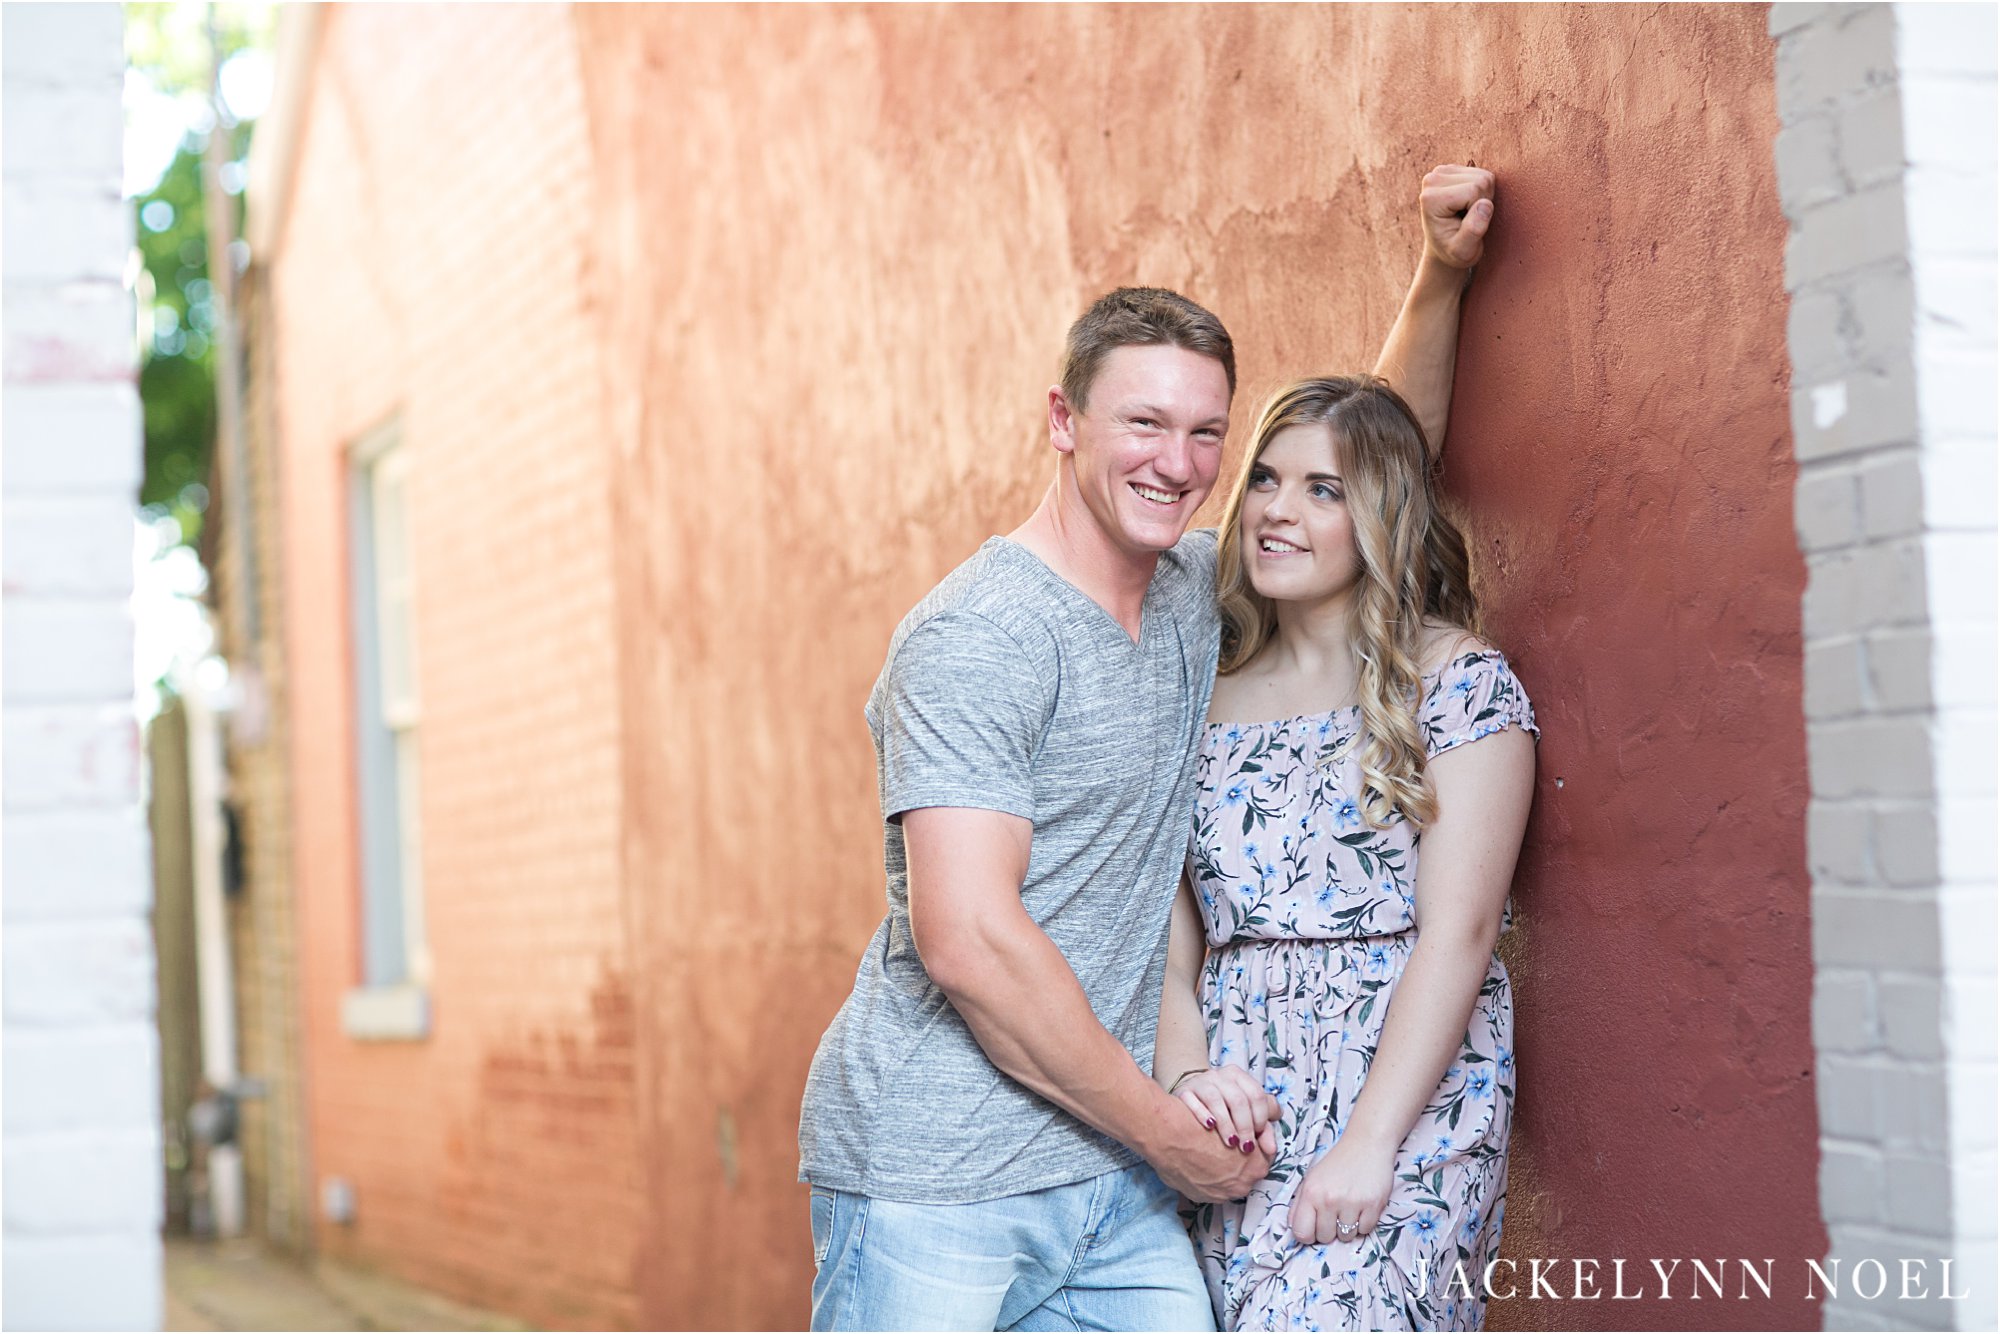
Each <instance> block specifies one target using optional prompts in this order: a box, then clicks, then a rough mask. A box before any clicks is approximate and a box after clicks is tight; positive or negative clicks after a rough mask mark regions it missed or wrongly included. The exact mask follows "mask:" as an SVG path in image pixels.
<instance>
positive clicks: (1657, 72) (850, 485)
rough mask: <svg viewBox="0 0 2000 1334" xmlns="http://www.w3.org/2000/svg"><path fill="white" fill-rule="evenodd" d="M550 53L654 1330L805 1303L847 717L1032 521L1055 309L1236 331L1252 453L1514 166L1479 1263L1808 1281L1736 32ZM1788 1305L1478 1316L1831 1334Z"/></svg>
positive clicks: (1784, 744)
mask: <svg viewBox="0 0 2000 1334" xmlns="http://www.w3.org/2000/svg"><path fill="white" fill-rule="evenodd" d="M576 23H577V29H578V32H579V34H580V44H581V48H582V51H583V62H584V66H585V68H586V70H587V77H586V79H585V84H586V89H587V96H588V104H589V112H590V122H591V129H590V134H591V147H592V151H593V153H594V156H595V163H596V167H595V169H596V173H597V175H596V187H595V192H594V199H595V201H596V204H597V210H596V214H595V218H594V221H595V223H596V227H597V253H598V255H599V256H600V264H599V266H598V268H597V270H596V272H597V273H599V274H600V275H601V276H602V277H603V278H604V280H605V281H604V283H603V285H602V287H601V289H600V290H601V291H602V293H603V306H602V310H601V318H602V320H603V325H602V329H603V335H604V336H603V343H604V346H605V347H606V349H607V351H606V356H607V366H608V369H607V382H606V401H607V403H608V404H609V405H610V407H611V413H612V422H611V428H610V429H611V446H612V448H613V451H614V453H615V456H616V464H615V481H614V486H613V494H614V511H615V516H616V518H615V524H616V532H617V539H616V540H617V556H616V568H617V577H618V580H619V607H620V613H621V615H620V623H619V661H620V683H621V689H622V690H623V691H624V692H625V698H626V701H627V707H626V729H627V730H626V738H627V745H626V748H625V766H626V767H625V777H626V781H627V783H628V787H627V795H628V800H629V806H628V809H629V810H630V811H631V812H632V814H633V819H632V820H631V822H630V823H629V824H628V825H627V827H626V831H625V833H626V840H625V845H624V863H623V866H624V875H625V877H626V882H627V894H628V900H629V902H630V904H631V905H632V915H631V920H632V922H633V924H634V929H635V931H636V933H637V934H636V938H635V941H634V952H635V955H636V956H637V957H639V958H642V959H644V960H645V961H646V966H645V967H643V968H642V969H640V970H639V972H638V974H637V976H636V977H635V999H636V1002H637V1005H638V1015H639V1024H640V1032H641V1035H642V1041H641V1053H640V1063H641V1071H642V1092H641V1105H642V1109H643V1110H642V1114H643V1116H644V1118H645V1128H644V1134H645V1138H646V1142H647V1145H648V1163H649V1169H648V1170H649V1175H648V1186H649V1190H648V1202H649V1210H650V1212H649V1215H648V1217H649V1225H648V1234H647V1235H648V1238H649V1241H648V1243H647V1245H646V1246H645V1253H646V1256H647V1262H646V1264H645V1265H644V1266H643V1268H642V1270H641V1273H640V1292H641V1299H642V1303H643V1308H642V1309H643V1310H644V1311H645V1312H646V1314H647V1318H648V1319H650V1320H653V1321H658V1322H662V1323H672V1324H680V1323H687V1324H694V1325H707V1324H780V1325H783V1324H791V1323H796V1322H798V1321H800V1320H802V1319H803V1318H804V1312H805V1304H804V1303H805V1296H804V1294H805V1284H806V1278H807V1274H808V1272H809V1262H808V1261H809V1257H808V1255H807V1235H806V1226H805V1212H804V1194H803V1190H802V1188H800V1187H797V1186H795V1185H793V1184H792V1181H791V1177H792V1171H793V1167H794V1154H793V1147H792V1144H793V1135H794V1131H795V1127H796V1117H797V1109H798V1094H799V1089H800V1086H801V1083H802V1080H803V1077H804V1072H805V1067H806V1063H807V1060H808V1058H809V1056H810V1054H811V1051H812V1048H813V1045H814V1043H815V1041H816V1040H817V1038H818V1036H819V1033H820V1031H821V1029H822V1027H823V1026H824V1024H825V1022H826V1021H827V1019H828V1018H829V1017H830V1015H831V1014H832V1012H833V1010H834V1008H835V1007H836V1006H837V1004H838V1003H839V1001H840V999H841V997H842V996H843V995H844V994H845V992H846V990H847V987H848V985H849V982H850V980H851V977H852V972H853V967H854V963H855V960H856V958H857V957H858V954H859V951H860V949H861V947H862V945H863V943H864V941H865V940H866V938H867V936H868V933H869V931H870V929H871V928H872V927H873V925H874V923H875V921H876V920H877V918H878V917H879V915H880V913H881V910H882V898H881V884H880V866H879V849H878V847H877V845H876V811H875V806H874V787H873V783H872V779H871V756H870V751H869V747H868V742H867V737H866V733H865V731H864V729H863V726H862V722H861V716H860V709H861V704H862V700H863V698H864V696H865V693H866V691H867V687H868V684H869V682H870V680H871V679H872V678H873V676H874V674H875V672H876V671H877V669H878V667H879V665H880V662H881V655H882V650H883V646H884V645H885V643H886V641H887V639H888V636H889V633H890V630H891V629H892V627H893V626H894V624H895V622H896V621H897V619H898V618H899V617H900V616H901V615H902V613H903V612H904V610H906V609H907V607H908V606H909V605H910V604H911V603H912V602H913V601H914V600H915V599H916V598H917V597H918V596H919V595H920V594H921V593H922V592H923V591H924V589H925V588H926V587H928V586H929V585H930V584H931V583H932V582H933V581H934V580H935V579H937V578H938V577H939V576H940V575H941V574H943V573H944V572H945V571H946V570H947V569H949V568H950V567H951V566H952V565H953V564H954V563H956V562H957V561H958V560H960V559H961V558H963V557H964V556H965V555H966V554H967V553H969V552H970V551H971V550H972V549H973V548H974V546H976V545H977V543H978V542H979V541H980V540H981V539H982V538H984V537H985V536H986V535H988V534H990V533H992V532H995V531H1004V530H1006V529H1008V528H1010V527H1012V526H1013V525H1014V524H1015V523H1016V522H1017V521H1018V520H1019V518H1020V517H1021V516H1023V515H1024V514H1026V512H1027V511H1028V510H1029V508H1030V507H1031V506H1032V505H1033V503H1034V501H1035V499H1036V498H1037V496H1038V495H1039V493H1040V491H1041V489H1042V487H1043V486H1044V485H1045V484H1046V480H1047V477H1048V474H1049V471H1050V456H1049V454H1048V452H1047V449H1046V445H1045V442H1044V439H1043V431H1042V428H1041V426H1040V424H1039V423H1040V418H1041V402H1042V394H1043V391H1044V390H1045V388H1046V386H1047V385H1048V383H1049V382H1050V380H1051V379H1052V378H1053V375H1054V367H1055V358H1056V354H1057V351H1058V348H1059V346H1060V340H1061V336H1062V331H1063V329H1064V327H1065V326H1066V324H1067V323H1068V321H1069V320H1070V319H1071V318H1072V317H1073V316H1074V315H1075V314H1076V312H1077V311H1078V310H1080V309H1081V308H1082V306H1083V305H1084V304H1086V303H1087V302H1088V300H1089V299H1090V298H1091V297H1093V296H1094V295H1096V294H1097V293H1098V292H1099V291H1101V290H1103V289H1104V288H1107V287H1109V286H1111V285H1114V284H1116V283H1120V282H1131V281H1138V282H1147V283H1160V284H1165V285H1169V286H1173V287H1177V288H1180V289H1182V290H1184V291H1187V292H1188V293H1190V294H1192V295H1194V296H1195V297H1196V298H1197V299H1199V300H1202V301H1204V302H1206V303H1208V304H1209V305H1211V306H1212V307H1213V308H1214V309H1215V310H1216V311H1217V312H1218V313H1220V314H1221V315H1222V316H1223V317H1224V319H1225V320H1226V321H1227V322H1228V323H1229V325H1230V327H1231V328H1232V330H1233V331H1234V333H1235V334H1236V337H1237V339H1238V346H1239V353H1240V359H1241V365H1242V368H1243V381H1244V382H1243V393H1242V394H1241V396H1240V398H1239V404H1238V412H1237V416H1236V431H1237V433H1238V443H1239V444H1240V439H1241V435H1242V434H1243V433H1244V432H1246V431H1247V420H1248V418H1249V417H1250V415H1251V413H1252V412H1253V411H1254V408H1255V405H1256V403H1257V402H1258V401H1259V399H1261V397H1262V396H1263V395H1264V394H1265V393H1266V392H1267V391H1268V390H1269V389H1271V388H1272V387H1273V386H1274V385H1275V384H1276V383H1278V382H1279V381H1280V380H1281V379H1282V378H1284V377H1289V376H1294V375H1298V374H1301V373H1306V372H1310V371H1316V370H1321V369H1327V368H1342V369H1346V368H1355V367H1362V366H1366V365H1368V364H1369V363H1370V362H1371V361H1372V357H1373V354H1374V351H1375V349H1376V348H1377V347H1378V345H1379V343H1380V340H1381V338H1382V335H1383V333H1384V332H1385V330H1386V328H1387V326H1388V323H1389V321H1390V319H1391V317H1392V315H1393V311H1394V305H1395V302H1396V300H1397V297H1398V295H1399V293H1400V291H1401V288H1402V285H1403V283H1404V282H1405V281H1406V280H1407V277H1408V274H1409V271H1410V267H1411V265H1412V262H1413V257H1414V241H1413V237H1412V233H1411V227H1410V222H1409V213H1410V205H1411V200H1412V197H1413V191H1414V187H1415V182H1416V180H1417V178H1418V176H1419V175H1420V174H1421V172H1422V171H1423V170H1424V169H1425V168H1426V167H1428V166H1429V165H1430V164H1432V163H1433V162H1435V161H1439V160H1443V159H1448V158H1470V159H1472V160H1475V161H1477V162H1478V163H1480V164H1481V165H1485V166H1490V167H1492V168H1494V169H1495V170H1497V171H1498V172H1499V173H1500V177H1501V181H1502V187H1501V191H1502V193H1501V212H1500V223H1499V227H1498V232H1497V235H1496V237H1495V240H1494V244H1493V247H1492V250H1491V253H1490V257H1489V259H1488V261H1487V263H1486V265H1485V271H1484V272H1483V273H1482V275H1481V276H1480V278H1479V281H1478V284H1477V286H1476V288H1475V289H1474V295H1473V298H1472V301H1471V305H1470V308H1469V310H1468V313H1467V317H1466V321H1465V328H1464V340H1463V344H1462V347H1463V352H1462V362H1461V365H1462V371H1461V374H1460V377H1459V385H1458V394H1459V398H1458V404H1457V413H1456V416H1455V418H1454V423H1453V428H1452V433H1451V443H1450V449H1449V456H1448V457H1449V468H1448V474H1449V482H1450V489H1451V491H1452V492H1453V493H1454V494H1455V495H1456V496H1458V497H1459V498H1461V499H1462V501H1463V502H1464V505H1465V509H1466V513H1467V516H1468V519H1469V531H1470V533H1471V535H1472V537H1473V539H1474V541H1475V543H1476V547H1477V551H1478V556H1479V558H1480V561H1481V565H1482V569H1483V572H1484V576H1485V584H1484V587H1485V590H1486V595H1487V599H1488V603H1489V605H1490V607H1491V610H1492V616H1491V622H1492V628H1493V630H1494V632H1495V634H1496V635H1497V637H1498V639H1499V641H1500V642H1501V643H1502V644H1503V646H1504V647H1505V648H1506V649H1507V650H1508V651H1509V652H1510V653H1511V654H1512V655H1513V656H1514V658H1515V661H1516V662H1517V663H1518V665H1519V667H1520V669H1521V673H1522V675H1523V677H1524V679H1525V680H1526V682H1527V684H1528V686H1529V688H1530V690H1531V691H1532V692H1533V694H1534V697H1535V700H1536V703H1537V706H1538V709H1539V712H1540V715H1541V719H1542V722H1543V725H1544V728H1545V739H1544V741H1543V745H1542V752H1541V774H1542V778H1541V784H1540V790H1539V793H1538V802H1537V809H1536V814H1535V817H1534V822H1533V827H1532V831H1531V834H1530V838H1529V846H1528V849H1527V852H1526V856H1525V859H1524V863H1523V867H1522V873H1521V878H1520V882H1519V894H1520V904H1521V907H1522V909H1523V912H1522V916H1521V925H1520V927H1519V928H1518V929H1517V936H1516V939H1515V940H1514V941H1513V942H1512V944H1511V945H1510V947H1509V948H1510V957H1511V959H1512V961H1513V964H1514V967H1515V972H1516V976H1517V979H1518V984H1519V992H1520V996H1521V1002H1520V1006H1521V1009H1520V1019H1521V1025H1520V1031H1521V1034H1522V1037H1521V1051H1520V1056H1521V1062H1522V1070H1523V1073H1522V1077H1521V1089H1522V1093H1521V1114H1520V1119H1519V1121H1518V1123H1517V1125H1518V1129H1517V1132H1516V1150H1517V1151H1516V1156H1515V1160H1514V1161H1515V1173H1514V1178H1513V1196H1512V1200H1511V1207H1510V1229H1509V1235H1508V1242H1507V1245H1508V1250H1509V1253H1510V1254H1512V1255H1515V1256H1518V1257H1528V1256H1548V1257H1563V1258H1569V1257H1586V1258H1589V1257H1597V1258H1602V1259H1604V1260H1605V1261H1606V1262H1607V1263H1608V1261H1609V1260H1610V1259H1611V1258H1613V1257H1616V1256H1626V1257H1632V1258H1641V1257H1653V1256H1659V1257H1692V1256H1702V1257H1708V1258H1710V1259H1711V1260H1712V1259H1714V1258H1715V1257H1719V1256H1722V1257H1739V1256H1740V1257H1750V1258H1753V1259H1761V1258H1762V1257H1765V1256H1772V1257H1778V1258H1779V1259H1780V1261H1781V1266H1782V1264H1784V1263H1790V1264H1791V1265H1792V1272H1794V1273H1796V1272H1797V1268H1798V1266H1797V1258H1798V1257H1801V1256H1804V1255H1818V1254H1819V1253H1820V1251H1821V1249H1822V1247H1823V1244H1824V1233H1823V1230H1822V1228H1821V1225H1820V1222H1819V1219H1818V1208H1817V1195H1816V1185H1815V1173H1816V1162H1817V1158H1816V1147H1815V1143H1816V1127H1815V1112H1814V1103H1813V1093H1812V1073H1811V1067H1812V1048H1811V1041H1810V1032H1809V1021H1808V997H1809V991H1810V949H1809V943H1808V934H1807V919H1806V905H1807V873H1806V866H1805V858H1804V832H1803V814H1804V804H1805V751H1804V735H1803V722H1802V716H1801V710H1800V700H1799V688H1800V685H1799V638H1798V633H1799V632H1798V608H1799V595H1800V592H1801V589H1802V586H1803V567H1802V564H1801V561H1800V558H1799V556H1798V553H1797V551H1796V548H1795V546H1794V542H1793V538H1792V530H1791V494H1792V476H1793V465H1792V460H1791V455H1790V445H1789V438H1788V429H1787V411H1786V383H1787V369H1786V362H1785V357H1784V313H1785V306H1784V297H1783V287H1782V281H1781V278H1782V271H1781V253H1782V245H1783V237H1784V231H1783V223H1782V219H1781V217H1780V214H1779V210H1778V201H1777V197H1776V192H1775V188H1774V182H1773V168H1772V154H1771V144H1772V138H1773V135H1774V133H1775V130H1776V123H1775V115H1774V110H1773V98H1772V90H1771V79H1772V50H1771V44H1770V42H1769V40H1768V39H1767V38H1766V36H1765V29H1764V12H1763V10H1762V9H1761V8H1705V7H1667V8H1664V9H1637V8H1631V9H1626V8H1561V9H1557V8H1513V7H1500V8H1480V9H1466V8H1458V7H1449V8H1447V7H1430V6H1419V7H1410V8H1402V7H1362V8H1354V9H1326V8H1282V9H1280V8H1261V7H1225V8H1202V7H1187V8H1178V7H1177V8H1171V9H1164V8H1115V9H1112V8H1104V9H1100V8H1059V9H1051V8H1020V9H1013V8H1002V9H932V8H885V9H803V10H802V9H792V8H781V9H755V10H727V11H718V10H714V9H700V8H696V9H663V10H651V9H649V10H643V11H633V10H627V9H617V8H609V9H582V10H579V11H577V16H576ZM1212 512H1213V509H1211V513H1212ZM692 1236H699V1237H700V1238H702V1240H700V1241H698V1242H695V1241H692V1240H691V1237H692ZM719 1246H720V1247H726V1248H727V1249H726V1252H724V1253H723V1257H726V1258H722V1257H719V1255H718V1250H717V1247H719ZM1686 1267H1687V1266H1686V1265H1683V1269H1685V1268H1686ZM1780 1272H1781V1273H1783V1272H1785V1271H1784V1270H1783V1269H1782V1268H1781V1270H1780ZM1793 1289H1794V1285H1781V1291H1780V1293H1779V1299H1778V1300H1774V1301H1771V1302H1768V1303H1766V1302H1763V1301H1761V1300H1757V1301H1752V1302H1748V1303H1745V1302H1737V1301H1731V1302H1729V1303H1727V1304H1720V1303H1716V1302H1714V1301H1713V1300H1712V1299H1711V1300H1710V1301H1708V1302H1706V1303H1702V1302H1693V1301H1689V1300H1687V1299H1686V1296H1685V1294H1684V1293H1683V1295H1682V1298H1681V1300H1677V1301H1674V1302H1659V1301H1648V1302H1640V1303H1628V1302H1620V1303H1616V1304H1613V1303H1609V1302H1599V1303H1596V1304H1561V1305H1558V1304H1555V1303H1550V1302H1547V1301H1539V1302H1535V1303H1532V1304H1531V1303H1528V1302H1526V1301H1521V1302H1517V1303H1513V1304H1507V1303H1502V1304H1499V1305H1498V1306H1496V1308H1495V1311H1494V1316H1493V1323H1494V1324H1495V1325H1496V1326H1534V1325H1549V1326H1557V1327H1582V1326H1589V1325H1602V1326H1630V1327H1648V1326H1661V1327H1665V1326H1679V1325H1716V1324H1720V1325H1738V1324H1742V1325H1760V1326H1792V1327H1805V1326H1816V1325H1817V1323H1818V1321H1817V1313H1816V1312H1815V1311H1814V1310H1813V1309H1812V1308H1811V1307H1810V1306H1809V1305H1806V1304H1804V1303H1802V1302H1801V1301H1800V1300H1799V1297H1798V1293H1797V1291H1796V1290H1793Z"/></svg>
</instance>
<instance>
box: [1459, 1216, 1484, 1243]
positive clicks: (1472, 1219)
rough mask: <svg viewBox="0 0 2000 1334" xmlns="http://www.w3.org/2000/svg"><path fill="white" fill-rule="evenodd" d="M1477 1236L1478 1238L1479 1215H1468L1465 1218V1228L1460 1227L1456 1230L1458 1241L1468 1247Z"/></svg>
mask: <svg viewBox="0 0 2000 1334" xmlns="http://www.w3.org/2000/svg"><path fill="white" fill-rule="evenodd" d="M1478 1236H1479V1215H1478V1214H1476V1213H1475V1214H1470V1215H1468V1216H1467V1217H1466V1220H1465V1226H1464V1227H1461V1228H1460V1229H1459V1230H1458V1237H1459V1240H1460V1241H1463V1242H1464V1243H1465V1244H1466V1245H1468V1246H1470V1245H1471V1244H1472V1243H1473V1241H1474V1239H1475V1238H1477V1237H1478Z"/></svg>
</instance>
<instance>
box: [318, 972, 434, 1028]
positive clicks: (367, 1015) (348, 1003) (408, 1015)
mask: <svg viewBox="0 0 2000 1334" xmlns="http://www.w3.org/2000/svg"><path fill="white" fill-rule="evenodd" d="M340 1028H341V1031H342V1032H344V1033H346V1034H347V1036H348V1037H351V1038H354V1039H356V1040H357V1041H360V1042H412V1041H421V1040H422V1039H424V1038H428V1037H429V1036H430V1035H431V993H430V992H429V990H428V989H426V988H424V987H418V986H411V985H409V984H407V983H403V984H399V985H394V986H380V987H355V988H353V989H352V990H350V991H349V992H348V993H347V994H346V995H344V996H342V997H341V998H340Z"/></svg>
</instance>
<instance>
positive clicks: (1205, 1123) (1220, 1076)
mask: <svg viewBox="0 0 2000 1334" xmlns="http://www.w3.org/2000/svg"><path fill="white" fill-rule="evenodd" d="M1174 1096H1175V1097H1176V1098H1179V1099H1180V1100H1181V1103H1182V1104H1183V1105H1184V1106H1185V1107H1186V1108H1187V1109H1188V1110H1189V1111H1191V1112H1193V1113H1194V1119H1195V1120H1197V1121H1199V1122H1201V1124H1202V1128H1203V1129H1205V1130H1213V1131H1214V1132H1215V1133H1216V1135H1217V1137H1219V1138H1220V1139H1221V1140H1222V1142H1223V1143H1225V1144H1227V1145H1228V1146H1229V1147H1230V1148H1232V1149H1235V1150H1237V1151H1238V1152H1241V1153H1249V1152H1250V1151H1251V1147H1252V1146H1253V1145H1255V1146H1257V1147H1259V1148H1261V1149H1263V1150H1264V1152H1265V1153H1267V1154H1273V1155H1275V1154H1276V1153H1277V1151H1278V1136H1277V1132H1276V1131H1275V1130H1274V1129H1272V1125H1273V1123H1275V1122H1276V1121H1277V1119H1278V1100H1277V1099H1276V1098H1273V1097H1272V1096H1271V1095H1270V1094H1269V1093H1266V1092H1265V1091H1264V1089H1263V1086H1262V1085H1260V1084H1258V1082H1257V1079H1256V1077H1255V1076H1254V1075H1252V1074H1251V1073H1250V1072H1249V1071H1248V1070H1245V1069H1243V1068H1242V1067H1241V1066H1235V1065H1217V1066H1211V1067H1210V1068H1209V1069H1207V1070H1203V1071H1201V1072H1199V1073H1197V1074H1192V1075H1189V1076H1187V1078H1185V1079H1182V1080H1180V1081H1179V1082H1178V1083H1177V1084H1176V1085H1175V1089H1174Z"/></svg>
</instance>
